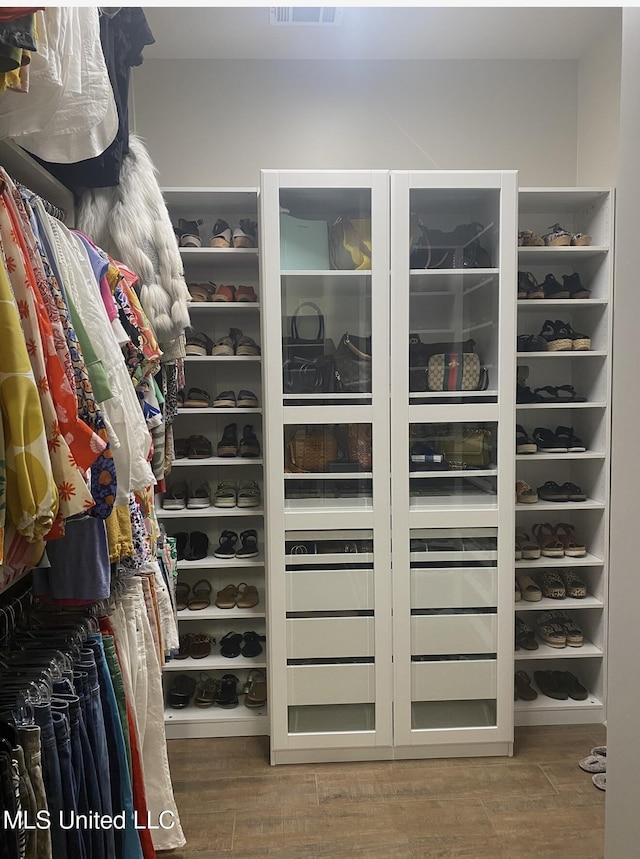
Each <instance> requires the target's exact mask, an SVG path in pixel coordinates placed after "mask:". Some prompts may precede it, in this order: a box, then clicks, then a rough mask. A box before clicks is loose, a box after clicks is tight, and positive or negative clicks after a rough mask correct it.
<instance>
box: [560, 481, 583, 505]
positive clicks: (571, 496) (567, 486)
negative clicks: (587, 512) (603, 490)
mask: <svg viewBox="0 0 640 859" xmlns="http://www.w3.org/2000/svg"><path fill="white" fill-rule="evenodd" d="M560 491H561V492H566V494H567V501H586V500H587V494H586V492H583V491H582V489H581V488H580V487H579V486H578V485H577V484H576V483H570V482H569V481H567V482H566V483H563V484H562V486H561V487H560Z"/></svg>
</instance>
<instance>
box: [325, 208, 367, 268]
mask: <svg viewBox="0 0 640 859" xmlns="http://www.w3.org/2000/svg"><path fill="white" fill-rule="evenodd" d="M329 262H330V263H331V268H332V269H342V270H344V271H362V270H363V269H370V268H371V220H370V219H368V218H359V219H351V218H338V219H337V220H336V221H335V223H334V224H333V226H332V227H331V230H330V232H329Z"/></svg>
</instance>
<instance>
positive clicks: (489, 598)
mask: <svg viewBox="0 0 640 859" xmlns="http://www.w3.org/2000/svg"><path fill="white" fill-rule="evenodd" d="M497 599H498V571H497V569H496V568H495V567H472V568H469V567H451V568H447V569H430V570H420V569H415V568H414V569H412V570H411V607H412V608H466V607H468V608H484V607H490V606H495V605H497Z"/></svg>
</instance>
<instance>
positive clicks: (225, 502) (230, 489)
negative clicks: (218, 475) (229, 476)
mask: <svg viewBox="0 0 640 859" xmlns="http://www.w3.org/2000/svg"><path fill="white" fill-rule="evenodd" d="M237 501H238V487H237V485H236V484H235V483H233V482H232V481H230V480H223V481H221V482H220V483H218V486H217V488H216V491H215V493H214V496H213V506H214V507H235V506H236V503H237ZM239 506H240V505H239Z"/></svg>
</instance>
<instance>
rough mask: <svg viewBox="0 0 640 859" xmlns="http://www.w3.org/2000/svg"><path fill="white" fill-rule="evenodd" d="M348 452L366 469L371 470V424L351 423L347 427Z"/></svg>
mask: <svg viewBox="0 0 640 859" xmlns="http://www.w3.org/2000/svg"><path fill="white" fill-rule="evenodd" d="M347 453H348V455H349V459H350V460H351V461H352V462H357V463H358V464H359V465H360V467H361V468H362V469H364V470H365V471H371V463H372V455H371V453H372V450H371V424H349V425H348V427H347Z"/></svg>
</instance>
